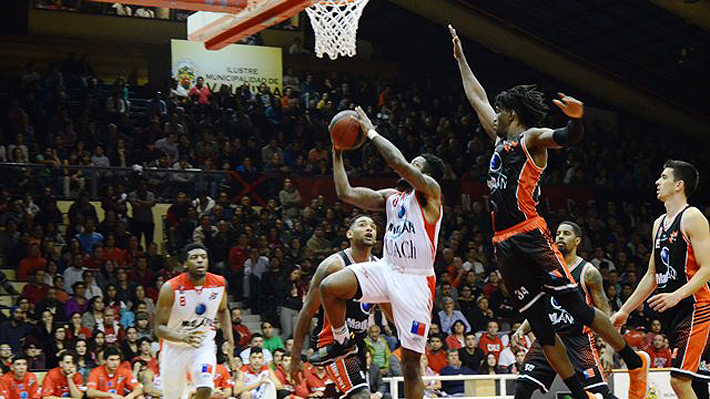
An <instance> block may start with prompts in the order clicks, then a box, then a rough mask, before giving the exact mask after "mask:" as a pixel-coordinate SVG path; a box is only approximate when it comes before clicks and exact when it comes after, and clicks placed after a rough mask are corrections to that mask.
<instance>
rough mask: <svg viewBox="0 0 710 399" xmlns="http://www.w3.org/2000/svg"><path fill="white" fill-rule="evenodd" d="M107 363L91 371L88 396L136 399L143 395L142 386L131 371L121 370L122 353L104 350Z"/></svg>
mask: <svg viewBox="0 0 710 399" xmlns="http://www.w3.org/2000/svg"><path fill="white" fill-rule="evenodd" d="M104 359H106V363H105V364H104V365H103V366H99V367H97V368H95V369H93V370H92V371H91V373H90V374H89V379H88V381H87V382H86V396H88V397H90V398H105V397H107V396H109V397H113V395H118V396H119V397H121V398H125V399H134V398H137V397H139V396H140V395H141V386H140V384H138V380H137V379H136V377H134V376H133V375H132V374H131V372H130V368H129V370H126V369H125V368H120V367H119V366H120V365H121V352H120V351H119V350H118V349H117V348H115V347H113V346H109V347H108V348H106V350H104Z"/></svg>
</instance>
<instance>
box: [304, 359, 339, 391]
mask: <svg viewBox="0 0 710 399" xmlns="http://www.w3.org/2000/svg"><path fill="white" fill-rule="evenodd" d="M306 386H307V387H308V392H310V393H311V394H312V393H313V392H318V391H321V392H323V393H324V395H323V396H324V397H327V398H330V397H334V396H335V390H336V389H335V383H334V382H333V380H331V379H330V376H329V375H328V373H327V372H325V370H324V371H323V377H319V376H318V374H316V370H315V367H311V368H310V369H308V368H307V369H306ZM326 391H328V393H326ZM331 391H332V392H331Z"/></svg>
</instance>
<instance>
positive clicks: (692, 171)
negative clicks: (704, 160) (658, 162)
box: [663, 159, 700, 197]
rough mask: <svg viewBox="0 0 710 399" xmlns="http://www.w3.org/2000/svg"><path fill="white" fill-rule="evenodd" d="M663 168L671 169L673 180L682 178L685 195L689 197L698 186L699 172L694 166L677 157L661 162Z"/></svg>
mask: <svg viewBox="0 0 710 399" xmlns="http://www.w3.org/2000/svg"><path fill="white" fill-rule="evenodd" d="M663 168H664V169H665V168H670V169H673V181H676V182H677V181H678V180H683V183H685V196H686V197H690V195H691V194H693V193H694V192H695V190H696V189H697V188H698V183H699V182H700V173H698V169H696V168H695V166H693V165H691V164H690V163H688V162H685V161H680V160H677V159H669V160H667V161H666V163H664V164H663Z"/></svg>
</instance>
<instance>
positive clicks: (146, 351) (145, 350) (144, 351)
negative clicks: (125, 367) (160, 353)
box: [133, 337, 229, 396]
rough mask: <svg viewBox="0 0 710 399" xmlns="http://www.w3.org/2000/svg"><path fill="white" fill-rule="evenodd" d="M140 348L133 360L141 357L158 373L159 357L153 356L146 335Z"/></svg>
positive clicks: (139, 344)
mask: <svg viewBox="0 0 710 399" xmlns="http://www.w3.org/2000/svg"><path fill="white" fill-rule="evenodd" d="M138 350H139V351H140V354H139V355H138V356H136V357H134V358H133V362H135V361H136V360H138V359H140V360H142V361H144V362H145V366H146V367H147V368H148V369H150V370H151V371H152V372H153V373H155V374H158V373H159V371H158V359H156V358H155V356H153V353H152V352H151V348H150V339H148V338H145V337H144V338H140V339H139V340H138ZM215 386H216V384H215ZM227 396H229V395H227Z"/></svg>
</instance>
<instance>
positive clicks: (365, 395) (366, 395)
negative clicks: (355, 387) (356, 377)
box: [349, 389, 370, 399]
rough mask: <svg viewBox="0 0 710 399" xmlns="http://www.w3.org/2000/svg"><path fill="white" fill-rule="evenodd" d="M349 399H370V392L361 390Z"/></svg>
mask: <svg viewBox="0 0 710 399" xmlns="http://www.w3.org/2000/svg"><path fill="white" fill-rule="evenodd" d="M349 398H350V399H370V390H369V389H361V390H359V391H357V392H355V393H353V394H351V395H350V396H349Z"/></svg>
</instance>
